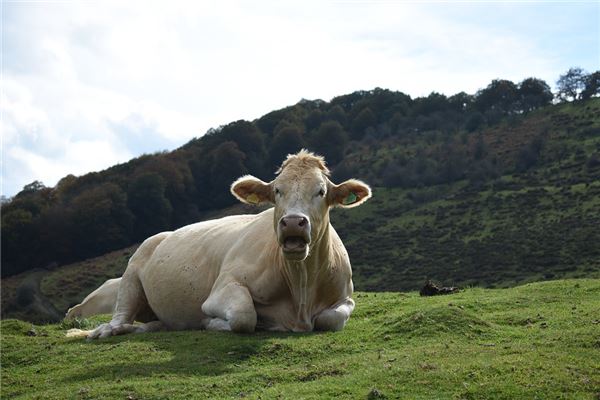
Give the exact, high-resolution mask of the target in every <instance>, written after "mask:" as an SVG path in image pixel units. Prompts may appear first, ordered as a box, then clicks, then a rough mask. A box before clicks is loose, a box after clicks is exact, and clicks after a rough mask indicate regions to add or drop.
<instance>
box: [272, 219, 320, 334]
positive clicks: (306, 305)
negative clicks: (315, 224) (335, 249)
mask: <svg viewBox="0 0 600 400" xmlns="http://www.w3.org/2000/svg"><path fill="white" fill-rule="evenodd" d="M325 226H326V229H325V230H324V232H323V235H322V236H321V237H320V238H319V239H318V240H317V244H316V245H314V246H313V247H312V248H311V251H310V254H309V255H308V257H307V258H306V259H305V260H303V261H288V260H286V259H285V257H282V267H283V268H282V274H283V277H284V279H285V282H286V284H287V285H288V287H289V289H290V292H291V295H292V298H293V299H294V305H295V306H296V312H297V315H296V317H297V319H298V321H299V322H305V323H308V324H310V323H311V318H312V312H311V311H312V308H313V306H314V304H313V300H314V297H315V296H314V294H315V292H316V290H317V288H316V285H315V282H317V277H318V276H319V274H321V273H322V272H323V269H326V268H329V265H322V263H323V260H329V256H330V251H331V243H330V236H329V231H330V225H329V223H328V221H327V223H326V225H325Z"/></svg>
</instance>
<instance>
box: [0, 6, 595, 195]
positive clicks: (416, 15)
mask: <svg viewBox="0 0 600 400" xmlns="http://www.w3.org/2000/svg"><path fill="white" fill-rule="evenodd" d="M0 12H1V20H2V27H1V28H2V38H1V50H2V59H1V82H0V113H1V115H0V129H1V140H2V142H1V150H2V154H1V162H2V174H1V176H2V181H1V187H0V192H1V194H2V195H4V196H13V195H15V194H16V193H18V192H19V191H20V190H21V189H22V188H23V186H24V185H26V184H28V183H31V182H33V181H34V180H39V181H42V182H43V183H44V184H45V185H46V186H54V185H55V184H56V183H57V182H58V180H60V178H62V177H64V176H66V175H68V174H74V175H76V176H79V175H82V174H85V173H87V172H90V171H99V170H102V169H105V168H107V167H109V166H111V165H114V164H116V163H122V162H125V161H127V160H129V159H131V158H134V157H137V156H139V155H141V154H148V153H154V152H157V151H162V150H172V149H175V148H177V147H179V146H181V145H183V144H185V143H187V142H188V141H189V140H191V139H192V138H195V137H199V136H201V135H203V134H204V133H205V132H206V131H207V130H208V129H209V128H211V127H218V126H220V125H224V124H227V123H229V122H231V121H235V120H239V119H247V120H253V119H256V118H258V117H260V116H262V115H264V114H266V113H268V112H270V111H272V110H275V109H279V108H282V107H285V106H288V105H292V104H295V103H297V102H298V101H300V100H301V99H303V98H304V99H311V100H312V99H323V100H326V101H329V100H331V98H333V97H335V96H339V95H342V94H347V93H351V92H353V91H356V90H370V89H373V88H375V87H381V88H386V89H391V90H398V91H401V92H404V93H407V94H409V95H411V96H413V97H418V96H426V95H428V94H429V93H431V92H432V91H436V92H439V93H444V94H446V95H452V94H455V93H457V92H460V91H465V92H467V93H475V92H476V91H477V90H478V89H480V88H484V87H485V86H487V85H488V84H489V83H490V82H491V80H492V79H497V78H501V79H510V80H512V81H513V82H520V81H521V80H523V79H525V78H527V77H531V76H534V77H537V78H540V79H544V80H545V81H546V82H547V83H548V84H550V85H551V87H553V86H554V84H555V82H556V80H557V78H558V77H559V75H560V74H562V73H564V72H565V71H566V70H568V69H569V68H570V67H573V66H578V67H582V68H584V69H585V70H586V71H588V72H592V71H595V70H598V69H600V1H598V0H596V1H580V2H576V1H569V2H557V1H545V2H543V1H525V2H523V1H521V2H515V1H510V2H490V1H479V2H474V1H460V2H459V1H423V2H416V1H324V0H322V1H311V0H304V1H297V2H294V1H285V2H282V1H262V0H260V1H259V0H254V1H177V0H170V1H151V0H146V1H127V2H124V1H112V0H102V1H86V0H81V1H36V0H33V1H19V0H14V1H10V0H0Z"/></svg>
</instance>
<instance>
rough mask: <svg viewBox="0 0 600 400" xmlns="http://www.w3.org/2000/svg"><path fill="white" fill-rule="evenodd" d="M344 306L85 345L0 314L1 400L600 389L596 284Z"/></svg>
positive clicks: (476, 394) (367, 299)
mask: <svg viewBox="0 0 600 400" xmlns="http://www.w3.org/2000/svg"><path fill="white" fill-rule="evenodd" d="M355 298H356V302H357V308H356V311H355V313H354V315H353V316H352V318H351V320H350V322H349V324H348V325H347V327H346V329H345V330H344V331H342V332H338V333H312V334H271V333H257V334H253V335H235V334H227V333H211V332H161V333H154V334H145V335H137V336H136V335H130V336H126V337H114V338H109V339H106V340H103V341H98V342H85V341H81V340H69V339H66V338H64V332H65V329H67V328H69V327H70V326H68V325H45V326H32V325H31V324H28V323H25V322H21V321H16V320H4V321H2V322H1V332H2V349H1V350H2V351H1V361H2V393H1V395H2V398H6V399H8V398H20V399H36V398H39V399H42V398H43V399H65V398H71V399H92V398H114V399H162V398H181V399H187V398H250V399H258V398H262V399H271V398H303V399H312V398H334V397H335V398H343V399H346V398H348V399H361V398H362V399H378V398H388V399H392V398H411V399H432V398H443V399H451V398H454V399H533V398H543V399H548V398H565V399H567V398H568V399H596V398H597V397H598V395H600V365H599V364H598V360H599V359H600V336H599V335H598V333H599V332H600V330H599V329H600V328H599V323H600V320H599V319H598V318H599V316H598V313H597V310H598V309H600V280H591V279H586V280H564V281H551V282H544V283H535V284H527V285H524V286H519V287H516V288H512V289H475V288H473V289H467V290H465V291H463V292H461V293H459V294H455V295H450V296H442V297H433V298H421V297H419V296H418V295H417V294H416V293H407V294H402V293H358V294H357V295H356V296H355ZM99 320H102V318H100V319H99ZM97 322H98V320H95V321H93V323H97ZM89 323H92V322H89V321H86V322H84V325H85V324H89Z"/></svg>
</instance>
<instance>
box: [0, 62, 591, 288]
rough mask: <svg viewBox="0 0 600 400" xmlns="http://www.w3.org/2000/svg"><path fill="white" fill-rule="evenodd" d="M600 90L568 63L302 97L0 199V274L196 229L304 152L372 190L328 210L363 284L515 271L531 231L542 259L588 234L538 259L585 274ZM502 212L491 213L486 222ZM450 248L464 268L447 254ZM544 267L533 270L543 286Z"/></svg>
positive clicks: (337, 174)
mask: <svg viewBox="0 0 600 400" xmlns="http://www.w3.org/2000/svg"><path fill="white" fill-rule="evenodd" d="M599 93H600V72H599V71H596V72H593V73H586V72H584V71H582V70H581V69H577V68H572V69H570V70H569V71H568V72H567V73H565V74H564V75H562V76H561V77H560V79H559V80H558V92H557V93H552V92H551V90H550V87H549V86H548V84H547V83H546V82H544V81H542V80H539V79H536V78H528V79H525V80H523V81H522V82H519V83H513V82H511V81H508V80H494V81H492V82H491V83H490V84H489V85H488V86H487V87H486V88H483V89H481V90H479V91H478V92H477V93H475V94H467V93H464V92H461V93H458V94H455V95H453V96H450V97H447V96H445V95H442V94H439V93H435V92H434V93H431V94H430V95H429V96H427V97H418V98H414V99H413V98H411V97H410V96H408V95H406V94H404V93H401V92H395V91H390V90H386V89H381V88H376V89H373V90H369V91H357V92H354V93H351V94H347V95H343V96H339V97H335V98H333V99H332V100H331V101H330V102H326V101H322V100H312V101H311V100H301V101H300V102H298V103H297V104H295V105H292V106H289V107H286V108H284V109H281V110H276V111H273V112H270V113H268V114H266V115H264V116H262V117H260V118H258V119H256V120H254V121H243V120H240V121H235V122H231V123H229V124H227V125H223V126H220V127H218V128H215V129H211V130H209V131H208V132H207V133H206V134H205V135H203V136H201V137H199V138H195V139H193V140H191V141H190V142H188V143H187V144H185V145H184V146H182V147H181V148H179V149H176V150H174V151H171V152H160V153H156V154H149V155H144V156H141V157H138V158H136V159H133V160H131V161H129V162H127V163H124V164H119V165H116V166H113V167H111V168H109V169H107V170H104V171H101V172H93V173H89V174H86V175H84V176H81V177H75V176H73V175H68V176H66V177H64V178H63V179H61V180H60V181H59V182H58V184H57V185H56V186H55V187H46V186H44V185H43V184H42V183H41V182H37V181H36V182H33V183H31V184H29V185H26V186H25V187H24V188H23V190H22V191H21V192H20V193H18V194H17V195H16V196H15V197H14V198H12V199H10V201H8V202H6V203H4V204H3V205H2V210H1V212H2V276H9V275H13V274H17V273H20V272H24V271H28V270H31V269H34V268H38V267H42V268H44V267H49V266H52V265H62V264H66V263H69V262H73V261H78V260H83V259H87V258H90V257H94V256H98V255H101V254H104V253H106V252H109V251H112V250H116V249H120V248H124V247H126V246H130V245H132V244H134V243H138V242H140V241H142V240H143V239H145V238H146V237H148V236H150V235H152V234H154V233H156V232H159V231H164V230H169V229H174V228H177V227H180V226H183V225H186V224H189V223H192V222H195V221H198V220H201V219H203V218H205V217H207V216H209V215H212V214H214V212H215V210H220V209H223V208H226V207H229V206H231V205H233V204H234V203H235V202H236V200H235V199H234V198H233V196H231V195H230V193H229V185H230V184H231V182H232V181H233V180H235V179H236V178H237V177H239V176H241V175H244V174H248V173H250V174H253V175H255V176H258V177H260V178H262V179H264V180H271V179H272V177H273V174H274V171H275V170H276V167H277V166H278V165H279V163H280V162H281V161H282V160H283V159H284V157H285V155H286V154H288V153H293V152H296V151H297V150H299V149H300V148H308V149H309V150H312V151H315V152H317V153H320V154H323V155H324V156H325V157H326V159H327V161H328V163H329V166H330V167H331V169H332V170H333V177H332V179H333V180H334V181H341V180H343V179H346V178H349V177H356V178H360V179H363V180H365V181H367V182H368V183H370V184H371V185H372V186H374V187H375V198H374V199H373V200H372V202H371V203H372V204H371V205H369V203H368V204H367V206H365V207H364V210H363V211H359V210H360V209H359V210H356V214H354V215H355V216H353V217H352V219H346V220H345V219H344V218H340V216H341V213H340V212H339V211H336V212H335V213H334V216H333V218H334V225H335V226H336V227H338V225H339V230H340V232H341V234H342V237H343V238H344V240H346V238H347V239H348V248H349V252H350V255H351V257H352V259H353V265H354V266H355V268H356V274H357V281H358V282H360V283H361V284H362V285H363V286H362V287H363V288H371V289H373V288H381V287H382V286H381V285H382V284H383V283H385V282H384V281H385V279H383V278H382V271H381V270H380V271H379V272H378V271H377V268H378V267H379V268H381V265H379V266H375V265H373V263H374V262H375V260H376V261H378V262H380V263H381V264H382V265H384V266H385V267H384V270H385V271H388V272H390V273H391V276H392V277H394V279H405V280H406V279H407V277H406V276H404V275H405V274H406V273H407V272H406V271H409V272H410V271H411V268H420V267H427V265H430V266H432V267H435V268H438V269H439V268H440V263H444V264H443V266H444V268H443V270H448V271H453V270H459V269H461V268H462V269H463V271H470V272H469V273H471V272H472V275H474V276H477V274H478V273H479V272H481V270H480V269H478V268H477V267H476V265H477V262H480V261H481V260H482V259H483V260H485V261H486V265H488V266H489V268H492V269H494V268H495V269H498V268H501V269H505V270H507V271H508V270H510V268H514V265H518V264H519V263H522V262H524V261H523V260H521V259H514V260H512V261H510V262H509V261H506V260H505V261H501V262H498V260H499V259H503V258H502V257H504V256H506V251H507V250H511V249H513V250H514V251H516V252H517V253H516V254H517V255H515V256H514V257H520V256H521V255H522V256H523V257H525V256H526V254H529V257H531V258H533V257H534V255H535V254H537V253H535V251H534V252H533V253H531V249H532V248H533V249H534V250H536V249H537V248H536V247H535V243H528V242H527V240H529V238H530V236H528V234H529V233H530V234H539V233H540V232H541V233H542V234H543V235H544V239H543V240H546V239H548V238H550V239H551V240H550V239H548V240H550V241H549V242H544V243H546V244H545V245H546V246H548V250H553V249H556V244H557V243H558V244H560V243H563V242H564V237H562V236H561V234H560V232H562V231H561V229H564V228H565V226H570V227H572V228H573V229H580V230H581V229H583V231H577V232H579V233H578V234H579V235H581V238H579V239H577V240H576V239H573V241H572V243H571V242H569V241H568V240H567V244H568V245H567V246H566V247H565V246H561V247H560V251H559V252H558V253H556V251H558V250H553V251H554V253H552V256H548V257H550V258H549V259H546V258H547V257H546V256H545V255H544V254H542V253H543V249H541V250H539V249H538V250H539V252H541V253H540V254H542V256H543V258H544V260H545V261H544V263H546V264H547V265H559V264H560V263H563V261H564V259H569V260H571V261H572V264H573V265H576V267H574V268H575V270H577V271H578V268H580V266H581V265H584V266H585V268H588V269H590V268H591V269H592V270H596V269H598V265H597V264H593V262H592V261H589V260H593V259H594V257H596V256H597V255H598V254H597V253H598V250H594V249H595V248H596V247H597V246H594V245H593V242H591V240H597V239H599V238H598V232H597V228H594V225H593V224H594V223H596V225H595V226H598V225H597V224H598V223H599V222H600V220H598V219H597V218H599V217H600V215H599V214H600V211H598V210H599V207H600V204H598V202H597V199H598V198H599V197H600V196H599V193H600V191H599V190H600V188H599V186H598V185H599V183H600V121H599V117H598V115H600V100H599V99H598V98H597V97H598V95H599ZM577 185H580V186H577ZM527 188H534V189H535V190H533V192H531V191H530V190H527ZM511 191H512V192H511ZM567 192H568V193H567ZM380 194H381V195H380ZM378 196H379V197H378ZM511 196H512V197H511ZM548 199H550V203H552V204H547V202H548V201H549V200H548ZM554 202H559V203H557V204H554ZM561 202H562V203H561ZM496 209H498V210H500V214H494V213H491V214H490V210H496ZM538 210H546V211H548V210H550V211H548V212H549V213H550V214H551V215H549V219H548V220H544V221H530V223H529V225H527V226H525V225H524V221H527V219H528V218H534V219H535V215H537V214H536V212H537V211H538ZM569 210H570V211H569ZM352 212H355V211H352ZM419 213H421V214H419ZM344 215H350V214H344ZM507 215H508V216H510V218H507V219H503V218H501V216H507ZM532 216H533V217H532ZM361 218H362V220H361ZM407 218H409V219H410V221H408V222H407ZM382 219H386V221H387V222H386V221H383V223H384V226H383V228H382V227H381V226H380V225H378V226H377V227H376V228H377V232H381V234H382V235H388V236H385V237H386V240H385V241H382V240H381V238H380V237H375V235H373V237H367V238H366V239H367V241H368V242H369V243H371V244H373V245H372V246H371V245H369V246H365V243H366V242H365V241H363V242H362V245H360V243H361V242H359V241H358V240H357V238H356V236H353V235H358V234H360V232H361V231H364V230H365V229H367V230H368V229H371V228H374V227H373V226H371V228H369V226H370V225H369V224H371V225H373V224H375V223H382ZM356 221H362V225H360V230H359V231H357V228H356V226H358V225H356V224H354V226H351V225H349V224H350V223H351V222H356ZM389 221H392V222H393V221H395V222H394V223H390V222H389ZM404 222H406V223H407V224H408V225H402V224H403V223H404ZM565 223H567V224H568V225H565ZM410 224H412V225H410ZM519 227H522V228H523V229H525V228H527V229H529V228H531V229H533V231H531V232H529V231H527V230H526V229H525V230H519V229H520V228H519ZM458 228H460V229H461V231H458V232H457V231H456V229H458ZM548 230H549V231H548ZM538 231H539V232H538ZM515 232H517V233H519V234H515ZM344 235H346V236H344ZM415 235H417V236H415ZM519 235H522V236H519ZM594 238H596V239H594ZM363 239H364V238H363ZM525 239H526V240H525ZM486 240H487V241H490V242H489V243H487V242H486ZM498 240H500V242H498ZM561 240H562V241H561ZM513 242H514V246H513V245H511V243H513ZM436 243H445V244H444V246H445V247H444V246H442V247H440V248H442V249H445V250H444V254H442V253H436V248H435V244H436ZM486 243H487V244H486ZM524 243H525V244H526V245H525V244H524ZM595 243H598V241H596V242H595ZM382 246H383V247H382ZM399 246H401V247H402V246H403V247H402V248H406V249H408V250H409V251H407V252H405V253H402V251H401V248H400V247H399ZM486 246H488V247H486ZM489 246H491V247H489ZM494 246H495V247H494ZM503 246H504V247H503ZM515 246H516V247H515ZM521 246H525V247H523V248H521ZM569 246H570V247H569ZM446 250H447V251H455V252H458V253H457V254H460V255H461V257H462V256H464V260H467V261H464V262H465V264H467V265H465V266H461V265H458V264H456V263H455V260H454V261H451V260H448V259H447V258H448V254H447V253H445V251H446ZM538 250H536V251H538ZM490 251H491V252H490ZM521 253H522V254H521ZM555 253H556V254H555ZM582 257H583V258H582ZM596 259H598V258H596ZM468 260H472V262H471V263H470V264H469V261H468ZM582 260H583V261H582ZM476 261H477V262H476ZM449 262H451V263H452V267H451V268H445V266H446V265H447V263H449ZM465 268H466V269H465ZM469 268H470V269H472V271H471V270H470V269H469ZM506 268H508V269H506ZM536 268H537V267H536ZM540 268H541V269H540V270H539V271H538V270H536V271H533V272H534V273H535V274H540V276H542V277H543V274H544V268H543V266H542V267H540ZM575 270H571V272H573V271H575ZM424 271H427V268H425V270H424ZM488 272H489V271H488ZM425 274H428V273H427V272H425ZM461 274H462V272H461ZM422 276H423V273H421V272H420V273H419V274H416V275H414V276H413V278H411V279H413V280H414V282H416V281H417V280H418V279H421V277H422ZM438 276H439V275H438ZM546 277H548V276H546ZM411 279H408V282H410V284H411V285H412V284H413V280H411ZM511 279H512V278H511V275H510V274H509V275H507V277H506V281H507V282H508V281H510V280H511ZM387 281H388V282H392V281H390V280H389V279H387ZM382 282H383V283H382ZM470 282H471V281H470ZM473 282H474V283H477V282H482V283H490V281H489V280H486V279H482V280H479V281H478V280H477V279H474V280H473ZM388 286H389V285H387V286H386V285H384V286H383V287H384V288H388V289H391V288H395V289H398V288H404V287H405V286H398V285H396V286H393V287H388Z"/></svg>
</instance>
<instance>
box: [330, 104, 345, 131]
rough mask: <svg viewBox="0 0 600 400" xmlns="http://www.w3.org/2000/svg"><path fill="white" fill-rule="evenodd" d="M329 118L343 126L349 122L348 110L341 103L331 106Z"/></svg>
mask: <svg viewBox="0 0 600 400" xmlns="http://www.w3.org/2000/svg"><path fill="white" fill-rule="evenodd" d="M327 118H328V119H331V120H334V121H337V122H339V123H340V124H341V125H342V126H345V125H346V123H347V122H348V118H347V116H346V112H345V111H344V109H343V108H342V107H341V106H340V105H337V106H335V107H331V109H330V110H329V111H328V112H327Z"/></svg>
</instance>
